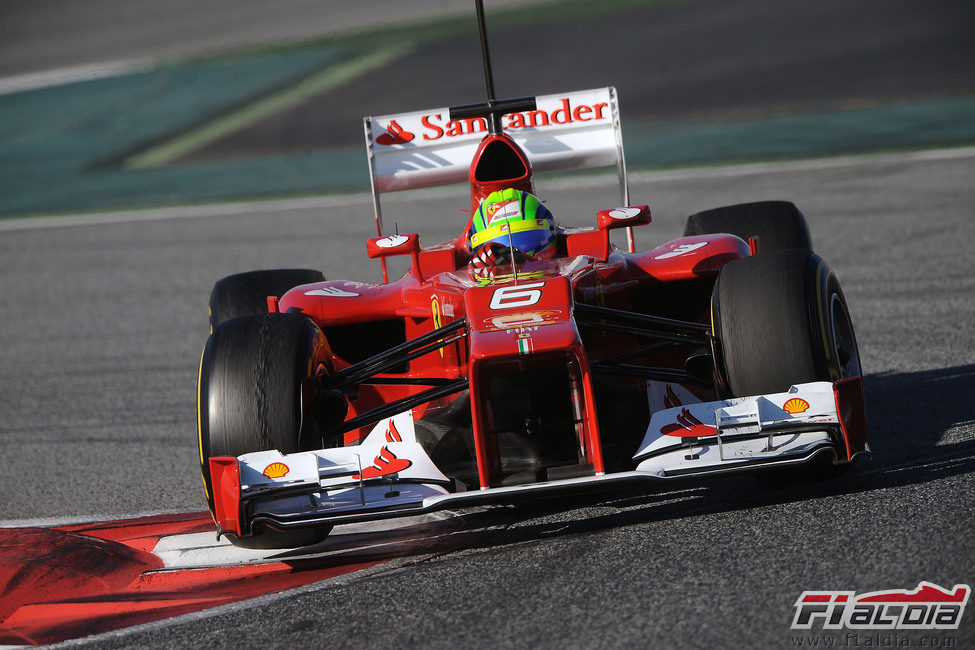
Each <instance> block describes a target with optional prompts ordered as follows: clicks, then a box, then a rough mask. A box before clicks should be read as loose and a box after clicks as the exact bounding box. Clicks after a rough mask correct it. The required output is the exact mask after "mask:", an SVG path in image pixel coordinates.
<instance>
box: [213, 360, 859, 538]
mask: <svg viewBox="0 0 975 650" xmlns="http://www.w3.org/2000/svg"><path fill="white" fill-rule="evenodd" d="M859 381H860V380H859V378H853V379H850V380H842V381H841V382H837V383H836V384H830V383H829V382H814V383H808V384H798V385H796V386H793V387H792V388H790V390H789V391H788V392H785V393H778V394H771V395H759V396H754V397H743V398H735V399H730V400H719V401H713V402H699V403H694V404H685V405H679V406H675V407H673V408H666V409H663V410H659V411H657V412H655V413H654V414H653V416H652V417H651V420H650V424H649V426H648V427H647V432H646V435H645V436H644V439H643V442H642V443H641V444H640V446H639V449H638V451H637V453H636V455H635V456H634V461H635V463H636V469H635V470H633V471H623V472H615V473H611V474H597V475H596V476H582V477H574V478H566V479H561V480H553V481H546V482H540V483H531V484H526V485H514V486H505V487H492V488H482V489H480V490H477V489H474V490H468V491H457V490H458V487H459V486H458V485H457V484H456V483H455V482H454V481H452V480H451V479H449V478H448V477H447V476H445V475H444V474H443V473H442V472H440V470H439V469H438V468H437V467H436V466H435V465H434V463H433V462H432V461H431V460H430V458H429V457H428V456H427V454H426V452H425V451H424V450H423V447H422V446H421V445H420V444H419V443H418V442H417V440H416V437H415V431H414V427H413V415H412V412H410V411H406V412H404V413H400V414H398V415H395V416H393V417H390V418H386V419H385V420H382V421H380V422H379V423H378V424H376V426H375V427H374V428H373V430H372V432H371V433H370V434H369V435H368V436H367V437H366V438H365V439H364V440H363V442H362V443H361V444H360V445H353V446H348V447H340V448H328V449H321V450H318V451H308V452H299V453H294V454H281V453H280V452H277V451H266V452H256V453H251V454H244V455H242V456H240V457H238V458H236V459H232V458H211V473H212V475H213V477H214V483H215V485H214V488H215V490H214V491H215V497H216V499H215V515H216V518H217V521H218V526H219V527H220V529H221V534H222V533H224V532H233V533H235V534H237V535H247V534H249V533H250V532H251V530H252V526H253V525H254V524H263V525H268V526H271V527H273V528H278V529H284V530H287V529H291V528H301V527H309V526H321V525H328V524H338V523H348V522H354V521H364V520H370V519H382V518H388V517H396V516H408V515H415V514H421V513H424V512H431V511H434V510H441V509H445V508H460V507H469V506H475V505H483V504H491V503H512V502H517V501H520V500H524V499H530V498H534V497H537V496H540V495H543V494H556V493H563V492H571V491H579V490H596V489H600V488H605V487H611V486H616V485H619V484H621V483H634V482H646V481H648V480H651V481H653V480H661V479H671V478H678V477H685V476H695V475H703V474H712V473H721V472H734V471H743V470H749V469H752V468H756V467H768V466H775V465H789V464H796V463H803V462H806V461H808V460H810V459H812V458H813V457H814V456H817V455H819V454H821V453H829V454H832V456H833V458H834V460H835V461H836V462H848V461H850V460H852V458H853V457H854V456H855V455H856V454H857V453H860V452H863V451H867V450H868V448H867V446H866V444H865V431H857V430H854V429H856V428H857V427H859V426H861V423H862V421H863V419H862V406H863V405H862V392H861V391H860V384H859ZM851 414H852V415H851ZM228 463H229V464H232V465H233V464H235V465H236V469H237V471H236V472H233V471H228V467H227V465H228ZM224 483H226V485H224Z"/></svg>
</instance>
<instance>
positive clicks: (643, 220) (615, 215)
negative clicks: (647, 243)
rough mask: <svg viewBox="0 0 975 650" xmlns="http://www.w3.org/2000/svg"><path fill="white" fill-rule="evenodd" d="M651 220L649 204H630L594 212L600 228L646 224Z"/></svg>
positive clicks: (608, 228)
mask: <svg viewBox="0 0 975 650" xmlns="http://www.w3.org/2000/svg"><path fill="white" fill-rule="evenodd" d="M650 221H651V218H650V206H648V205H631V206H627V207H624V208H613V209H612V210H600V211H599V212H597V213H596V225H597V226H599V229H600V230H605V231H609V230H616V229H617V228H631V227H633V226H646V225H647V224H649V223H650Z"/></svg>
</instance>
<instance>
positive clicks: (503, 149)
mask: <svg viewBox="0 0 975 650" xmlns="http://www.w3.org/2000/svg"><path fill="white" fill-rule="evenodd" d="M490 87H491V86H490V84H489V91H490ZM366 139H367V145H368V148H369V160H370V168H371V172H372V180H373V190H374V191H373V195H374V198H375V205H376V217H377V229H378V231H379V232H378V233H377V234H378V236H377V237H375V238H373V239H370V240H369V241H368V243H367V248H366V250H367V253H368V255H369V257H373V258H383V262H385V258H386V257H388V256H398V255H402V256H408V257H409V259H410V269H409V271H408V272H407V273H406V274H405V275H404V276H403V277H401V278H400V279H398V280H395V281H385V282H384V283H383V284H380V285H372V284H363V283H360V282H348V281H325V279H324V277H323V276H322V275H321V273H319V272H315V271H306V270H276V271H254V272H251V273H244V274H240V275H235V276H230V277H228V278H224V279H223V280H221V281H220V282H218V283H217V284H216V286H215V287H214V289H213V292H212V294H211V298H210V317H211V325H212V334H211V336H210V338H209V340H208V341H207V344H206V348H205V350H204V353H203V357H202V360H201V367H200V381H199V425H200V431H199V434H200V460H201V463H202V470H203V477H204V482H205V485H206V490H207V498H208V501H209V505H210V508H211V511H212V513H213V515H214V519H215V521H216V522H217V524H218V527H219V529H220V532H221V534H226V535H228V536H229V537H230V539H231V540H232V541H233V542H234V543H236V544H239V545H244V546H266V547H277V546H298V545H302V544H307V543H312V542H315V541H317V540H320V539H322V538H323V537H324V536H325V535H326V534H327V533H328V531H329V529H330V528H331V527H332V526H333V525H335V524H339V523H344V522H353V521H361V520H365V519H379V518H386V517H395V516H406V515H413V514H419V513H424V512H429V511H432V510H437V509H443V508H459V507H464V506H471V505H480V504H485V503H507V502H513V501H517V500H521V499H532V498H536V497H538V496H539V495H541V494H546V493H547V494H551V493H564V492H567V491H580V490H581V491H593V490H596V489H600V488H603V487H607V486H616V485H619V484H621V483H639V482H643V483H644V484H646V483H650V482H653V481H661V480H667V479H673V478H678V477H688V476H697V475H704V474H711V473H719V472H737V471H747V472H754V473H757V474H761V473H762V472H765V473H774V472H776V471H778V472H781V471H782V470H783V468H786V469H788V471H789V472H790V473H792V472H795V471H797V468H796V466H797V465H801V466H803V467H802V468H799V469H802V470H806V471H824V472H825V471H829V469H830V468H832V467H834V466H835V465H837V464H839V465H843V464H847V463H849V462H850V461H851V460H852V459H853V458H854V457H855V456H856V455H857V454H860V453H862V452H865V451H867V450H868V447H867V442H866V424H865V420H864V415H863V397H862V390H861V380H860V375H861V369H860V362H859V355H858V352H857V345H856V339H855V336H854V331H853V325H852V321H851V319H850V315H849V311H848V309H847V305H846V302H845V300H844V298H843V294H842V292H841V290H840V287H839V284H838V282H837V280H836V278H835V276H834V275H833V273H832V272H831V271H830V269H829V267H828V266H827V265H826V263H825V262H824V261H823V260H822V259H821V258H819V257H818V256H817V255H815V254H814V253H813V252H812V251H811V246H810V240H809V234H808V230H807V228H806V224H805V222H804V219H803V216H802V214H801V213H800V212H799V211H798V210H797V209H796V208H795V206H794V205H792V204H791V203H787V202H781V201H766V202H759V203H751V204H743V205H735V206H729V207H723V208H717V209H715V210H710V211H707V212H702V213H699V214H695V215H693V216H691V217H690V218H689V219H688V222H687V228H686V230H685V236H684V237H682V238H680V239H676V240H674V241H670V242H667V243H663V244H661V245H660V246H657V247H656V248H654V249H652V250H649V251H643V252H635V251H634V250H633V244H632V241H633V240H632V237H630V238H629V243H630V245H629V247H628V248H629V249H630V250H629V251H624V250H620V249H618V248H617V247H615V246H613V245H612V244H611V242H610V232H611V231H612V230H614V229H631V228H634V227H639V226H647V225H648V224H650V222H651V216H650V209H649V208H648V206H646V205H629V201H628V200H627V198H628V197H627V196H626V192H627V190H626V181H625V167H624V165H623V153H622V144H621V141H620V137H619V117H618V110H617V105H616V94H615V91H614V90H613V89H612V88H606V89H601V90H594V91H582V92H576V93H568V94H565V95H554V96H546V97H537V98H522V99H518V100H502V101H497V100H494V99H491V100H490V101H489V102H487V103H485V104H478V105H469V106H463V107H456V108H453V109H441V110H433V111H423V112H417V113H408V114H401V115H392V116H383V117H378V118H367V119H366ZM526 152H528V153H526ZM606 163H610V164H614V163H615V164H616V165H617V167H618V170H619V175H620V186H621V195H622V196H621V198H622V203H623V207H616V208H612V207H611V208H610V209H606V210H600V211H598V212H597V213H596V215H595V222H596V223H595V225H594V226H593V227H590V228H582V229H574V230H566V229H562V228H560V227H558V226H557V225H556V224H554V223H553V222H552V220H551V215H549V214H548V213H547V210H545V208H544V206H541V205H540V204H539V203H538V202H537V199H534V195H533V192H534V181H533V172H534V171H535V170H536V169H557V168H560V167H561V168H575V167H584V166H589V165H594V164H606ZM465 177H466V180H467V181H468V182H469V184H470V192H471V212H472V216H471V220H470V222H469V223H468V225H467V227H465V228H464V230H463V231H462V232H461V233H459V235H458V237H457V238H456V239H455V240H454V241H451V242H447V243H444V244H440V245H437V246H433V247H429V248H423V247H421V246H420V241H419V237H418V235H416V234H404V235H399V234H395V235H384V234H383V233H382V225H381V210H380V200H379V199H380V195H381V194H382V193H383V192H387V191H392V190H399V189H409V188H412V187H421V186H427V185H433V184H442V183H449V182H453V181H456V180H458V179H463V178H465ZM533 199H534V201H533ZM536 235H537V236H538V237H540V239H538V240H532V239H531V238H532V236H536ZM383 268H384V276H385V265H384V267H383ZM823 461H825V462H823Z"/></svg>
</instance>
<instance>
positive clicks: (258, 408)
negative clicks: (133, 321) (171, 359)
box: [198, 314, 328, 548]
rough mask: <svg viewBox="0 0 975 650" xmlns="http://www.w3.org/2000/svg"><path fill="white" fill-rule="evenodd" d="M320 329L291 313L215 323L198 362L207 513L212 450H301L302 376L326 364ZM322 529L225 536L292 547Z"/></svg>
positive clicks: (321, 534) (242, 542)
mask: <svg viewBox="0 0 975 650" xmlns="http://www.w3.org/2000/svg"><path fill="white" fill-rule="evenodd" d="M327 350H328V347H327V344H326V342H325V337H324V334H322V331H321V330H320V329H319V328H318V326H317V325H315V324H314V323H313V322H312V321H311V320H309V319H308V318H306V317H304V316H301V315H297V314H261V315H248V316H239V317H237V318H232V319H229V320H225V321H223V322H222V323H220V324H218V325H217V327H216V328H215V329H214V331H213V334H211V335H210V338H209V339H208V340H207V344H206V347H205V348H204V351H203V357H202V359H201V360H200V378H199V393H198V422H199V445H200V463H201V470H202V473H203V482H204V487H205V490H206V496H207V502H208V505H209V507H210V511H211V512H212V511H213V498H212V494H213V490H212V484H211V480H210V471H209V459H210V457H212V456H239V455H241V454H245V453H250V452H255V451H266V450H270V449H277V450H278V451H280V452H282V453H285V454H287V453H294V452H297V451H300V450H301V449H300V444H299V430H300V427H301V424H302V422H301V418H302V412H301V385H302V381H303V380H304V379H305V378H306V377H309V376H311V375H313V374H316V373H317V372H322V371H324V369H326V368H327V364H328V352H327ZM327 534H328V530H327V529H310V530H300V531H291V532H281V531H277V530H273V529H270V528H265V529H263V530H255V531H254V535H253V536H251V537H243V538H240V539H237V538H236V537H235V536H233V535H231V541H232V542H233V543H234V544H235V545H237V546H243V547H246V548H291V547H297V546H305V545H308V544H313V543H316V542H319V541H321V540H323V539H324V538H325V536H326V535H327Z"/></svg>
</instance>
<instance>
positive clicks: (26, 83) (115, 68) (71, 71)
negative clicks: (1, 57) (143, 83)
mask: <svg viewBox="0 0 975 650" xmlns="http://www.w3.org/2000/svg"><path fill="white" fill-rule="evenodd" d="M151 67H152V64H151V62H149V61H106V62H104V63H85V64H82V65H72V66H67V67H64V68H56V69H54V70H44V71H43V72H31V73H27V74H19V75H13V76H10V77H4V78H2V79H0V95H9V94H10V93H19V92H23V91H25V90H35V89H38V88H48V87H50V86H63V85H65V84H71V83H78V82H79V81H92V80H94V79H107V78H108V77H118V76H121V75H124V74H130V73H133V72H141V71H143V70H148V69H149V68H151Z"/></svg>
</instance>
